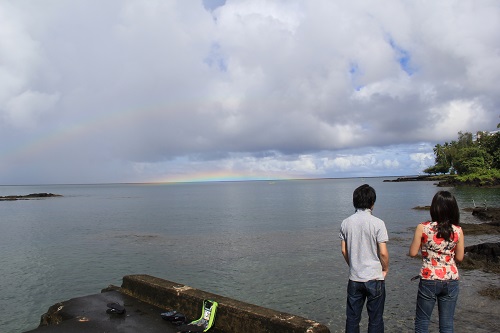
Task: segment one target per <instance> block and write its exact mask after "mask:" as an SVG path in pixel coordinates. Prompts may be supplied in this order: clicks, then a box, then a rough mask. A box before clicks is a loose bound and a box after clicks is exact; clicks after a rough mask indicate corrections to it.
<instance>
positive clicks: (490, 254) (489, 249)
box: [465, 242, 500, 262]
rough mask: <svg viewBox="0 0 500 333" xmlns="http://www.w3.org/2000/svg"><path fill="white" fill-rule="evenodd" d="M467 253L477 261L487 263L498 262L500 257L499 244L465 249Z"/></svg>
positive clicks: (473, 246)
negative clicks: (482, 260)
mask: <svg viewBox="0 0 500 333" xmlns="http://www.w3.org/2000/svg"><path fill="white" fill-rule="evenodd" d="M465 253H469V254H471V255H473V257H475V259H481V258H482V259H484V260H486V261H492V262H498V259H499V258H498V257H499V256H500V242H499V243H483V244H477V245H471V246H467V247H465Z"/></svg>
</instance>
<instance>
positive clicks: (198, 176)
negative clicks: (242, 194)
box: [148, 170, 296, 184]
mask: <svg viewBox="0 0 500 333" xmlns="http://www.w3.org/2000/svg"><path fill="white" fill-rule="evenodd" d="M293 178H296V177H293V176H291V175H284V174H283V173H269V172H260V173H258V172H234V171H227V170H215V171H209V172H198V173H193V174H184V175H175V176H174V175H167V176H164V177H161V178H158V179H154V180H152V181H150V182H148V183H152V184H162V183H198V182H231V181H233V182H237V181H256V180H263V181H271V180H290V179H293Z"/></svg>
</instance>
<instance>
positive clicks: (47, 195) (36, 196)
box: [0, 193, 62, 201]
mask: <svg viewBox="0 0 500 333" xmlns="http://www.w3.org/2000/svg"><path fill="white" fill-rule="evenodd" d="M51 197H62V195H60V194H53V193H31V194H28V195H7V196H4V197H2V196H0V201H14V200H30V199H41V198H51Z"/></svg>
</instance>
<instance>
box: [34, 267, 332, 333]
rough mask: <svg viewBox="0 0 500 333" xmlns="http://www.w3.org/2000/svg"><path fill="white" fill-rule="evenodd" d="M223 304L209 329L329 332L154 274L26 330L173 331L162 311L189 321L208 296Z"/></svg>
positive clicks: (127, 279)
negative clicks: (111, 307) (115, 309)
mask: <svg viewBox="0 0 500 333" xmlns="http://www.w3.org/2000/svg"><path fill="white" fill-rule="evenodd" d="M206 299H209V300H213V301H216V302H218V304H219V305H218V307H217V312H216V317H215V322H214V325H213V327H212V328H211V329H210V331H209V332H210V333H236V332H237V333H330V330H329V329H328V328H327V327H326V326H325V325H323V324H321V323H318V322H315V321H313V320H310V319H307V318H304V317H301V316H297V315H293V314H289V313H284V312H279V311H275V310H273V309H268V308H264V307H260V306H257V305H253V304H249V303H245V302H241V301H238V300H235V299H231V298H228V297H224V296H221V295H216V294H212V293H208V292H205V291H203V290H198V289H195V288H192V287H189V286H186V285H182V284H179V283H175V282H171V281H168V280H164V279H160V278H157V277H154V276H149V275H127V276H124V277H123V283H122V285H121V287H116V286H109V287H108V288H106V289H103V290H102V292H101V293H100V294H96V295H90V296H85V297H78V298H73V299H70V300H68V301H65V302H61V303H57V304H54V305H53V306H52V307H50V308H49V309H48V311H47V312H46V313H45V314H44V315H42V319H41V322H40V326H39V327H38V328H36V329H34V330H31V331H28V332H25V333H42V332H52V333H57V332H66V333H80V332H82V333H83V332H86V333H94V332H101V333H103V332H106V333H114V332H120V333H127V332H130V333H132V332H134V333H135V332H148V333H157V332H162V333H169V332H177V331H178V328H179V327H178V326H175V325H173V324H171V323H169V322H167V321H166V320H164V319H162V318H161V313H162V312H166V311H170V310H176V311H178V312H180V313H183V314H184V315H185V316H186V318H187V319H188V321H192V320H196V319H198V318H200V316H201V311H202V309H201V307H202V304H203V300H206ZM113 302H114V303H119V304H122V305H124V306H125V309H126V313H125V314H123V315H117V314H108V313H106V310H107V309H108V307H107V304H108V303H113Z"/></svg>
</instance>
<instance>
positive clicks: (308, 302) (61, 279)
mask: <svg viewBox="0 0 500 333" xmlns="http://www.w3.org/2000/svg"><path fill="white" fill-rule="evenodd" d="M386 179H394V178H390V177H385V178H350V179H321V180H286V181H282V180H280V181H248V182H206V183H171V184H98V185H43V186H42V185H38V186H0V196H6V195H26V194H30V193H42V192H46V193H54V194H60V195H62V197H53V198H45V199H36V200H17V201H1V202H0V230H1V231H0V253H1V255H0V272H1V274H0V276H1V281H2V288H1V290H0V332H3V333H13V332H24V331H27V330H31V329H34V328H36V327H37V326H38V324H39V320H40V316H41V315H42V314H43V313H44V312H46V311H47V310H48V308H49V307H50V306H51V305H53V304H55V303H57V302H60V301H65V300H68V299H70V298H74V297H79V296H85V295H90V294H96V293H99V292H100V290H101V289H102V288H105V287H107V286H108V285H110V284H113V285H118V286H119V285H121V279H122V277H123V276H125V275H128V274H149V275H153V276H156V277H159V278H163V279H167V280H170V281H174V282H177V283H181V284H185V285H188V286H191V287H194V288H198V289H202V290H205V291H208V292H211V293H215V294H219V295H223V296H226V297H231V298H234V299H238V300H240V301H244V302H248V303H252V304H256V305H259V306H264V307H269V308H272V309H275V310H278V311H283V312H288V313H291V314H296V315H300V316H304V317H307V318H310V319H313V320H316V321H319V322H321V323H323V324H325V325H327V326H328V327H329V328H330V330H331V332H332V333H333V332H343V328H344V320H345V298H346V285H347V278H348V267H347V265H346V263H345V262H344V259H343V257H342V254H341V252H340V240H339V238H338V231H339V227H340V223H341V221H342V220H343V219H344V218H346V217H347V216H349V215H350V214H352V213H353V212H354V208H353V206H352V192H353V190H354V189H355V188H356V187H357V186H359V185H361V184H364V183H368V184H370V185H371V186H373V187H374V188H375V190H376V191H377V201H376V203H375V208H374V211H373V214H374V215H375V216H377V217H379V218H381V219H383V220H384V221H385V223H386V226H387V229H388V231H389V238H390V240H389V243H388V248H389V253H390V271H389V274H388V276H387V281H386V288H387V301H386V310H385V322H386V331H387V332H412V331H413V317H414V312H415V299H416V293H417V286H418V285H417V284H418V283H417V282H416V281H415V282H410V278H411V277H413V276H415V275H417V274H418V270H419V267H420V261H419V259H412V258H409V257H408V256H407V255H406V254H407V252H408V247H409V245H410V242H411V239H412V236H413V231H414V228H415V226H416V225H417V224H418V223H419V222H422V221H425V220H427V219H428V218H429V212H428V211H424V210H415V209H413V207H415V206H424V205H430V202H431V199H432V197H433V195H434V193H435V192H436V191H438V190H439V189H440V188H437V187H436V186H435V184H433V182H427V181H426V182H384V180H386ZM446 189H447V190H450V191H451V192H452V193H454V194H455V196H456V198H457V200H458V202H459V206H460V208H461V209H463V208H466V207H472V206H473V202H474V203H476V205H480V204H483V203H484V202H486V203H487V204H488V205H490V206H498V205H499V203H500V189H478V188H446ZM461 217H462V219H461V221H462V222H464V223H465V222H466V223H478V222H479V221H477V220H475V218H474V217H473V216H472V215H471V214H470V212H464V211H462V212H461ZM465 241H466V245H472V244H477V243H482V242H491V241H495V242H497V241H499V236H495V235H484V236H474V237H468V236H467V235H465ZM490 285H494V286H500V278H499V276H497V275H495V274H490V273H486V272H482V271H464V270H462V271H461V285H460V287H461V292H460V297H459V304H458V308H457V315H456V321H455V323H456V331H457V332H470V331H474V332H476V333H477V332H488V333H489V332H493V331H495V330H498V327H499V325H500V319H499V314H500V304H499V303H500V302H499V301H495V300H491V299H488V298H486V297H483V296H480V295H479V294H478V290H479V289H481V288H483V287H485V286H490ZM366 317H367V315H366V312H365V313H364V315H363V320H362V325H363V328H362V329H363V330H366V323H367V318H366ZM433 317H434V320H433V325H434V327H435V325H436V322H437V308H436V309H435V313H434V316H433Z"/></svg>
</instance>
